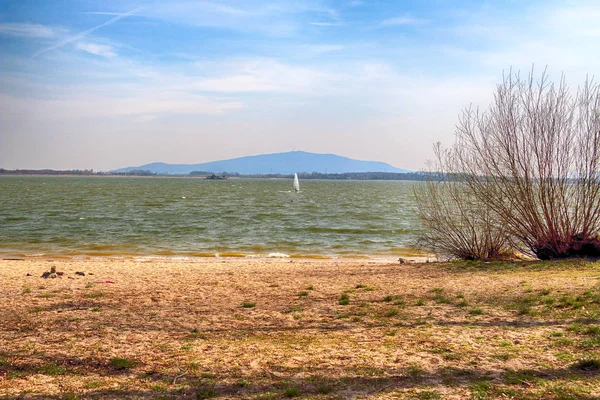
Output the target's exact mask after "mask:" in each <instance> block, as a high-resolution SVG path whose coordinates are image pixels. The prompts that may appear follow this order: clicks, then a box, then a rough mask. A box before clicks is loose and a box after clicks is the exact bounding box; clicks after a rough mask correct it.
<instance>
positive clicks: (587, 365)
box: [571, 358, 600, 372]
mask: <svg viewBox="0 0 600 400" xmlns="http://www.w3.org/2000/svg"><path fill="white" fill-rule="evenodd" d="M571 369H574V370H576V371H587V372H590V371H599V370H600V359H597V358H586V359H583V360H579V361H577V362H576V363H574V364H573V365H571Z"/></svg>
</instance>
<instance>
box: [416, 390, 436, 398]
mask: <svg viewBox="0 0 600 400" xmlns="http://www.w3.org/2000/svg"><path fill="white" fill-rule="evenodd" d="M416 398H417V399H419V400H438V399H441V398H442V396H441V395H440V394H439V393H438V392H436V391H435V390H423V391H422V392H419V393H417V395H416Z"/></svg>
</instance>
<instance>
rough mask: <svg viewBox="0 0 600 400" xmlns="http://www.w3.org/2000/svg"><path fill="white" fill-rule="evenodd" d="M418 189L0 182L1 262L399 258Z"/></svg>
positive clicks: (355, 184) (351, 184)
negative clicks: (49, 258)
mask: <svg viewBox="0 0 600 400" xmlns="http://www.w3.org/2000/svg"><path fill="white" fill-rule="evenodd" d="M413 184H414V183H410V182H398V181H325V180H322V181H316V180H305V181H301V182H300V185H301V190H300V192H294V191H293V189H292V182H291V180H260V179H256V180H254V179H248V180H245V179H243V180H242V179H229V180H224V181H209V180H203V179H195V178H163V177H152V178H126V177H20V176H19V177H15V176H10V177H0V254H2V255H4V256H7V255H12V256H49V255H52V256H67V257H84V258H85V257H131V256H134V257H176V258H178V257H215V256H217V257H236V256H240V257H241V256H243V257H253V256H264V257H268V256H271V257H285V256H291V257H392V256H402V255H407V254H409V253H414V249H412V245H413V244H414V237H415V233H416V231H417V229H418V221H417V219H416V215H415V203H414V199H413V195H412V185H413Z"/></svg>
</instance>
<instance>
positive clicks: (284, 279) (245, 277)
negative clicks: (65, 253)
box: [0, 260, 600, 399]
mask: <svg viewBox="0 0 600 400" xmlns="http://www.w3.org/2000/svg"><path fill="white" fill-rule="evenodd" d="M51 265H56V267H57V270H59V271H64V272H65V275H64V276H63V277H62V278H57V279H41V278H39V275H41V273H42V272H43V271H45V270H48V269H49V268H50V266H51ZM75 271H86V272H93V273H94V275H93V276H89V275H88V276H85V277H80V276H77V275H75V274H74V272H75ZM28 272H30V273H32V274H33V275H34V276H30V277H26V276H25V275H26V273H28ZM69 277H72V278H74V279H69ZM103 280H112V281H115V282H116V283H115V284H94V285H88V282H89V281H103ZM0 282H2V287H1V288H0V298H1V304H0V316H1V318H2V323H0V397H2V396H4V397H6V398H15V397H19V396H21V398H31V399H42V398H44V399H46V398H47V399H77V398H86V399H87V398H111V399H120V398H191V399H201V398H210V397H214V398H220V399H224V398H248V399H275V398H314V399H345V398H364V399H367V398H368V399H392V398H409V399H410V398H414V399H437V398H449V399H452V398H455V399H463V398H473V399H488V398H489V399H493V398H499V399H500V398H515V399H593V398H599V397H598V396H600V263H592V262H585V261H561V262H543V263H541V262H531V263H518V264H510V263H491V264H483V263H474V262H472V263H464V262H463V263H450V264H420V265H419V264H413V265H398V264H386V263H374V262H366V261H332V260H318V261H315V260H313V261H306V262H305V261H302V260H294V261H293V262H290V261H289V260H288V261H281V260H266V261H265V260H262V261H260V260H250V261H247V260H228V261H226V262H222V261H220V260H210V261H206V262H194V263H176V262H171V263H159V262H151V263H138V262H133V261H110V262H105V261H93V262H82V261H60V262H48V261H8V260H5V261H0ZM308 288H310V289H308ZM303 291H308V294H307V295H299V293H302V292H303ZM342 298H345V299H347V300H348V302H347V304H340V300H341V299H342ZM343 303H345V302H343ZM249 304H254V306H253V307H250V306H248V305H249ZM244 305H246V306H244Z"/></svg>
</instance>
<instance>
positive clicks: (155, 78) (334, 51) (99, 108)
mask: <svg viewBox="0 0 600 400" xmlns="http://www.w3.org/2000/svg"><path fill="white" fill-rule="evenodd" d="M598 21H600V2H598V1H566V0H564V1H552V0H551V1H527V2H524V1H513V0H505V1H462V2H459V1H449V0H448V1H445V0H437V1H433V0H432V1H359V0H348V1H342V0H339V1H324V0H323V1H319V0H315V1H254V0H249V1H191V0H173V1H144V0H139V1H132V0H124V1H95V0H86V1H66V0H65V1H51V0H49V1H39V0H38V1H29V0H18V1H12V0H3V1H2V2H0V49H1V54H2V56H1V57H0V167H3V168H55V169H71V168H93V169H96V170H109V169H114V168H119V167H125V166H131V165H141V164H145V163H148V162H154V161H163V162H170V163H200V162H207V161H213V160H219V159H224V158H233V157H240V156H245V155H252V154H261V153H273V152H280V151H290V150H294V149H295V150H304V151H311V152H317V153H335V154H339V155H343V156H348V157H352V158H358V159H364V160H377V161H384V162H388V163H390V164H392V165H394V166H397V167H400V168H409V169H419V168H421V167H423V166H424V162H425V160H426V159H427V158H430V157H431V155H432V152H431V148H432V144H433V143H434V142H437V141H441V142H442V143H445V144H451V143H452V142H453V131H454V127H455V124H456V122H457V116H458V114H459V113H460V111H461V110H462V109H463V108H465V107H467V106H469V104H474V105H478V106H482V107H486V105H487V104H489V102H490V101H491V100H492V98H493V91H494V88H495V84H496V83H498V82H499V81H500V80H501V79H502V74H503V71H507V70H508V69H509V68H511V67H512V68H513V69H514V70H521V71H522V72H523V73H527V72H528V71H529V70H531V68H532V65H535V69H536V70H537V71H541V70H543V69H544V68H545V67H546V66H548V71H549V73H550V76H551V78H553V79H554V80H558V79H560V76H561V74H562V73H564V74H565V75H566V77H567V81H568V82H569V83H570V85H571V86H572V87H573V89H574V90H575V89H576V86H577V85H578V84H580V83H581V82H582V81H583V80H584V79H585V77H586V74H590V75H593V74H594V73H596V72H597V71H599V67H600V45H599V44H598V43H600V24H599V23H598Z"/></svg>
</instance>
